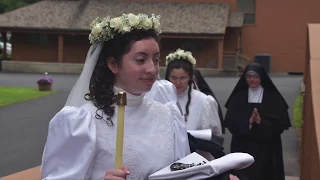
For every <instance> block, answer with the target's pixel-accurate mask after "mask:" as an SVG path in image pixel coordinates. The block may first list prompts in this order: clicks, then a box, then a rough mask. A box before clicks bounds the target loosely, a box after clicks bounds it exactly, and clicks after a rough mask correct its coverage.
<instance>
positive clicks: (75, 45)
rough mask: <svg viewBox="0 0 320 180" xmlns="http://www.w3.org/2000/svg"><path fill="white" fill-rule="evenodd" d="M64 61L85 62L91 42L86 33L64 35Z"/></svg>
mask: <svg viewBox="0 0 320 180" xmlns="http://www.w3.org/2000/svg"><path fill="white" fill-rule="evenodd" d="M63 39H64V52H63V61H64V62H66V63H84V61H85V59H86V56H87V53H88V50H89V48H90V43H89V40H88V36H85V35H64V36H63Z"/></svg>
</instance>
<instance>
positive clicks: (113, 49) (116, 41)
mask: <svg viewBox="0 0 320 180" xmlns="http://www.w3.org/2000/svg"><path fill="white" fill-rule="evenodd" d="M150 38H153V39H155V40H156V41H157V42H158V43H159V41H160V38H159V36H158V34H157V33H156V32H155V31H154V30H144V29H135V30H132V31H131V32H128V33H125V34H118V35H116V36H115V37H114V38H113V39H111V40H109V41H106V42H104V45H103V47H102V50H101V52H100V55H99V59H98V61H97V64H96V66H95V69H94V71H93V74H92V76H91V79H90V84H89V91H90V92H89V93H87V94H86V95H85V99H86V100H88V101H92V103H93V104H94V105H95V106H96V107H97V108H98V109H97V111H96V118H97V119H103V113H102V114H101V115H100V114H99V113H98V111H99V110H103V112H104V113H105V114H106V115H107V119H106V120H105V121H106V123H107V124H108V125H109V126H112V125H113V122H112V120H111V117H112V116H113V114H114V111H115V106H114V104H115V102H116V95H115V93H114V91H113V86H114V81H115V75H114V74H113V73H112V71H111V70H110V69H109V67H108V66H107V59H109V58H111V57H112V58H114V59H115V63H117V65H120V64H121V61H122V58H123V56H124V55H125V54H127V53H128V52H129V51H130V49H131V47H132V45H133V44H134V43H135V42H137V41H140V40H143V39H150Z"/></svg>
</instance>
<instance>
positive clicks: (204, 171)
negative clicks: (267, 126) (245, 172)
mask: <svg viewBox="0 0 320 180" xmlns="http://www.w3.org/2000/svg"><path fill="white" fill-rule="evenodd" d="M177 162H178V163H184V164H192V163H194V164H199V163H202V164H203V165H199V166H193V167H189V168H187V169H183V170H176V171H172V170H171V169H170V166H171V164H170V165H169V166H167V167H165V168H163V169H161V170H159V171H157V172H155V173H154V174H152V175H150V176H149V179H150V180H160V179H176V180H177V179H186V180H198V179H206V178H209V177H213V176H217V175H220V174H222V173H224V172H227V171H229V170H239V169H244V168H246V167H248V166H250V165H251V164H252V163H253V162H254V158H253V157H252V156H251V155H250V154H247V153H231V154H227V155H225V156H223V157H221V158H219V159H215V160H212V161H208V160H206V159H205V158H204V157H202V156H201V155H199V154H198V153H196V152H194V153H192V154H190V155H188V156H186V157H184V158H182V159H180V160H178V161H177ZM204 162H205V164H204Z"/></svg>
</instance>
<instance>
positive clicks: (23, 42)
mask: <svg viewBox="0 0 320 180" xmlns="http://www.w3.org/2000/svg"><path fill="white" fill-rule="evenodd" d="M31 36H32V35H31V34H30V33H17V32H13V33H12V37H11V41H12V60H13V61H35V62H56V61H57V54H58V40H57V36H56V35H52V34H51V35H48V36H47V41H48V43H44V44H39V43H37V42H35V41H36V40H32V37H31Z"/></svg>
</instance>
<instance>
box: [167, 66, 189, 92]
mask: <svg viewBox="0 0 320 180" xmlns="http://www.w3.org/2000/svg"><path fill="white" fill-rule="evenodd" d="M169 80H170V82H172V83H173V84H174V85H175V86H176V89H177V93H178V94H181V93H183V92H184V91H185V90H186V89H187V88H188V82H189V80H190V76H189V74H188V72H187V71H185V70H184V69H182V68H179V69H177V68H174V69H172V70H171V72H170V75H169Z"/></svg>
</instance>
